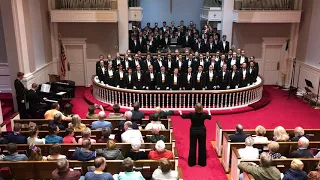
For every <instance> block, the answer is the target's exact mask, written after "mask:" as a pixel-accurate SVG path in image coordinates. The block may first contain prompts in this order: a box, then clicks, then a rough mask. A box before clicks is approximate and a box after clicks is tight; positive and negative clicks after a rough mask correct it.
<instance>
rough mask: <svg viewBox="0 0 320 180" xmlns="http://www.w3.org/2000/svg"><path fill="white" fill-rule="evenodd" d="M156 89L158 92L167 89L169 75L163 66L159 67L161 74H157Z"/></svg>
mask: <svg viewBox="0 0 320 180" xmlns="http://www.w3.org/2000/svg"><path fill="white" fill-rule="evenodd" d="M157 88H158V90H168V89H169V75H168V73H167V72H166V68H165V67H164V66H162V67H161V72H158V74H157Z"/></svg>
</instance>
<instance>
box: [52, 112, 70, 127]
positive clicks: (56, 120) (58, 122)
mask: <svg viewBox="0 0 320 180" xmlns="http://www.w3.org/2000/svg"><path fill="white" fill-rule="evenodd" d="M62 118H63V114H62V113H61V112H58V113H56V114H55V115H54V116H53V120H50V121H49V125H53V124H54V125H56V126H58V127H59V129H61V130H65V129H66V128H65V127H64V125H63V124H62V123H61V122H62Z"/></svg>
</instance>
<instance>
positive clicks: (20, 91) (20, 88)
mask: <svg viewBox="0 0 320 180" xmlns="http://www.w3.org/2000/svg"><path fill="white" fill-rule="evenodd" d="M14 88H15V89H16V96H17V97H16V98H17V100H18V101H19V102H18V103H21V101H22V100H24V93H25V90H26V89H25V88H24V85H23V84H22V82H21V81H20V80H19V79H16V80H14Z"/></svg>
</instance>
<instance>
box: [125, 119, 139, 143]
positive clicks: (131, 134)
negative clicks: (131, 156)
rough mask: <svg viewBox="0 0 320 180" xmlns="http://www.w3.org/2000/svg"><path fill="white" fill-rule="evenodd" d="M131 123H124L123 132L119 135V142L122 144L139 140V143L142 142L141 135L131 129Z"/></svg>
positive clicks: (136, 130)
mask: <svg viewBox="0 0 320 180" xmlns="http://www.w3.org/2000/svg"><path fill="white" fill-rule="evenodd" d="M132 125H133V124H132V122H131V121H126V122H125V123H124V127H123V128H124V130H125V132H124V133H122V134H121V141H122V143H131V141H133V140H139V141H140V142H141V143H143V142H144V140H143V138H142V134H141V132H140V131H139V130H138V129H133V128H132Z"/></svg>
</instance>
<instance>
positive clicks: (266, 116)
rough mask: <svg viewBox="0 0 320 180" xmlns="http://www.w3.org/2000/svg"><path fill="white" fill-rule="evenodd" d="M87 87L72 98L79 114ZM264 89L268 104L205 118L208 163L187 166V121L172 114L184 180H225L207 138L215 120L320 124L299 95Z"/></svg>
mask: <svg viewBox="0 0 320 180" xmlns="http://www.w3.org/2000/svg"><path fill="white" fill-rule="evenodd" d="M86 89H87V88H84V87H79V88H77V89H76V98H74V99H73V100H72V104H73V105H74V108H73V111H74V113H76V114H79V115H80V116H81V117H83V118H84V117H85V115H86V112H87V108H88V104H87V102H86V101H85V100H84V96H83V95H84V92H85V90H86ZM264 89H265V91H266V92H267V93H268V95H269V96H270V98H271V102H270V104H269V105H267V106H265V107H264V108H262V109H259V110H256V111H250V112H244V113H239V114H227V115H213V118H212V120H211V121H207V122H206V127H207V156H208V160H207V166H206V167H201V166H195V167H189V166H188V163H187V162H188V152H189V150H188V149H189V127H190V121H189V120H183V119H181V118H180V117H179V116H173V117H172V120H173V122H172V123H173V131H174V136H175V139H176V146H177V148H178V154H179V166H181V167H182V173H183V179H185V180H226V179H227V177H226V175H225V172H224V170H223V168H222V166H221V164H220V161H219V159H218V157H217V155H216V153H215V151H214V149H213V148H212V145H211V143H210V141H212V140H214V138H215V137H214V136H215V121H216V120H219V121H220V122H221V124H222V126H223V128H228V129H231V128H234V127H235V125H236V124H238V123H240V124H243V125H244V127H245V128H255V127H256V126H257V125H263V126H265V127H266V128H274V127H276V126H278V125H282V126H284V127H285V128H294V127H296V126H302V127H304V128H320V123H319V119H320V118H319V117H320V110H314V109H312V107H310V106H308V105H307V104H305V103H303V102H301V100H300V99H296V98H294V97H291V98H290V99H289V100H287V96H286V95H287V92H284V91H281V90H279V89H275V88H274V86H265V87H264Z"/></svg>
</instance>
